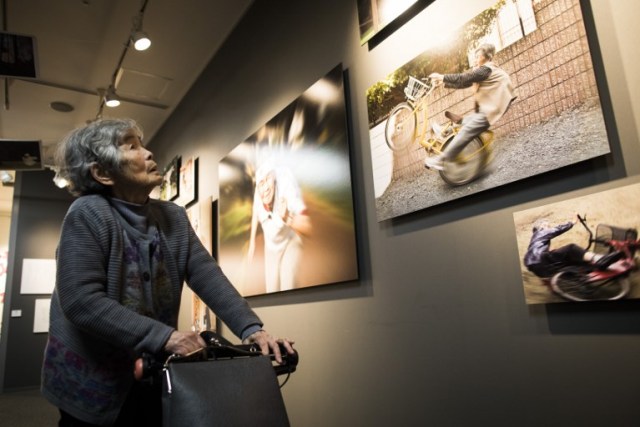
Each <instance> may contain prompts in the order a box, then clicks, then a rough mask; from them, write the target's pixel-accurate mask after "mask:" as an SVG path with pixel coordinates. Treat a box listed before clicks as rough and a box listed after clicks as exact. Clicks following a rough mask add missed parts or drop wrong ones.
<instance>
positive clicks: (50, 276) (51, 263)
mask: <svg viewBox="0 0 640 427" xmlns="http://www.w3.org/2000/svg"><path fill="white" fill-rule="evenodd" d="M55 284H56V260H55V259H35V258H25V259H23V260H22V280H21V282H20V293H21V294H50V293H52V292H53V288H54V286H55Z"/></svg>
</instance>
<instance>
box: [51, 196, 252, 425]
mask: <svg viewBox="0 0 640 427" xmlns="http://www.w3.org/2000/svg"><path fill="white" fill-rule="evenodd" d="M184 282H186V283H187V284H188V285H189V286H190V287H191V288H192V289H193V291H194V292H195V293H196V294H197V295H199V296H200V297H201V298H202V300H203V301H204V302H205V303H206V304H207V305H208V306H209V307H211V308H212V309H213V311H214V312H215V313H216V314H217V315H218V316H219V317H220V318H221V319H222V320H223V321H224V322H225V323H226V324H227V326H229V328H230V329H231V331H232V332H233V333H235V334H236V335H238V336H242V337H244V336H245V335H246V334H247V331H253V330H254V329H257V328H258V327H260V326H262V322H261V321H260V319H259V318H258V317H257V316H256V315H255V313H254V312H253V311H252V310H251V308H250V307H249V305H248V304H247V302H246V301H245V300H244V298H242V297H241V296H240V295H239V293H238V292H237V291H236V289H235V288H234V287H233V285H232V284H231V283H230V282H229V280H228V279H227V278H226V276H225V275H224V274H223V273H222V270H221V269H220V267H219V266H218V264H217V262H216V261H215V260H214V259H213V258H212V257H211V256H210V255H209V253H208V252H207V250H206V249H205V248H204V247H203V246H202V244H201V242H200V240H199V239H198V237H197V236H196V235H195V233H194V231H193V229H192V228H191V226H190V224H189V221H188V219H187V215H186V212H185V210H184V209H183V208H181V207H179V206H177V205H175V204H173V203H171V202H162V201H157V200H149V201H148V202H147V203H146V204H144V205H141V206H140V205H131V204H127V203H126V202H122V201H117V200H112V199H108V198H106V197H103V196H100V195H89V196H83V197H80V198H78V199H77V200H76V201H74V203H73V204H72V205H71V207H70V208H69V211H68V212H67V215H66V216H65V219H64V222H63V225H62V232H61V238H60V243H59V246H58V251H57V273H56V287H55V290H54V292H53V295H52V300H51V314H50V325H49V339H48V342H47V346H46V349H45V356H44V364H43V369H42V393H43V395H44V396H45V397H46V398H47V399H48V400H49V401H50V402H51V403H52V404H53V405H55V406H57V407H59V408H60V409H62V410H64V411H66V412H68V413H69V414H71V415H73V416H74V417H76V418H79V419H81V420H84V421H86V422H89V423H93V424H100V425H109V424H111V423H113V422H114V421H115V419H116V418H117V416H118V413H119V412H120V407H121V406H122V404H123V402H124V399H125V398H126V395H127V392H128V390H129V388H130V386H131V384H132V382H133V381H134V379H133V364H134V361H135V359H136V358H137V357H138V356H139V355H140V354H141V353H143V352H147V353H160V352H161V351H162V349H163V347H164V345H165V343H166V341H167V340H168V338H169V336H170V335H171V333H172V332H173V331H174V330H175V328H176V327H177V319H178V310H179V307H180V296H181V293H182V284H183V283H184Z"/></svg>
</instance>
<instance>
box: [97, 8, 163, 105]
mask: <svg viewBox="0 0 640 427" xmlns="http://www.w3.org/2000/svg"><path fill="white" fill-rule="evenodd" d="M148 3H149V0H140V10H139V11H138V14H137V15H136V16H134V17H133V27H132V28H131V32H130V33H129V37H128V39H127V41H126V43H125V45H124V50H123V51H122V54H121V55H120V59H119V60H118V63H117V64H116V69H115V71H114V72H113V75H112V76H111V83H110V84H109V88H108V89H107V90H104V89H98V94H99V96H100V105H99V106H98V114H97V115H96V117H97V118H99V117H102V110H103V108H104V106H107V107H111V108H113V107H117V106H119V105H120V97H119V96H118V95H116V87H115V86H116V84H117V81H118V72H119V71H120V69H121V68H122V63H123V62H124V58H125V57H126V55H127V52H129V50H130V49H131V46H133V47H134V48H135V49H136V50H145V49H148V48H149V46H151V40H150V39H149V37H148V36H147V34H146V33H145V32H144V31H142V19H143V18H144V12H145V10H146V8H147V4H148Z"/></svg>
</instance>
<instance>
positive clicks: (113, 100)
mask: <svg viewBox="0 0 640 427" xmlns="http://www.w3.org/2000/svg"><path fill="white" fill-rule="evenodd" d="M104 105H106V106H107V107H111V108H113V107H117V106H118V105H120V99H119V98H118V96H117V95H116V90H115V89H114V87H113V86H109V89H107V93H105V95H104Z"/></svg>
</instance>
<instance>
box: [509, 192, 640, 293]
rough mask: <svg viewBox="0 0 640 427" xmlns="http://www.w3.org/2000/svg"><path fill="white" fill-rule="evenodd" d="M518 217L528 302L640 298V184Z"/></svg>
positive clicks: (521, 213)
mask: <svg viewBox="0 0 640 427" xmlns="http://www.w3.org/2000/svg"><path fill="white" fill-rule="evenodd" d="M513 218H514V223H515V229H516V237H517V243H518V253H519V255H520V267H521V270H522V283H523V286H524V294H525V299H526V302H527V304H543V303H555V302H586V301H594V300H621V299H637V298H640V274H639V273H638V269H637V266H636V264H637V256H636V249H637V246H638V241H637V238H638V234H637V230H638V229H639V227H640V184H632V185H628V186H624V187H619V188H616V189H613V190H608V191H603V192H599V193H595V194H592V195H588V196H584V197H577V198H574V199H570V200H565V201H562V202H559V203H552V204H549V205H545V206H540V207H537V208H533V209H528V210H525V211H521V212H516V213H515V214H514V215H513ZM590 232H591V233H592V234H591V235H590V234H589V233H590Z"/></svg>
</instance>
